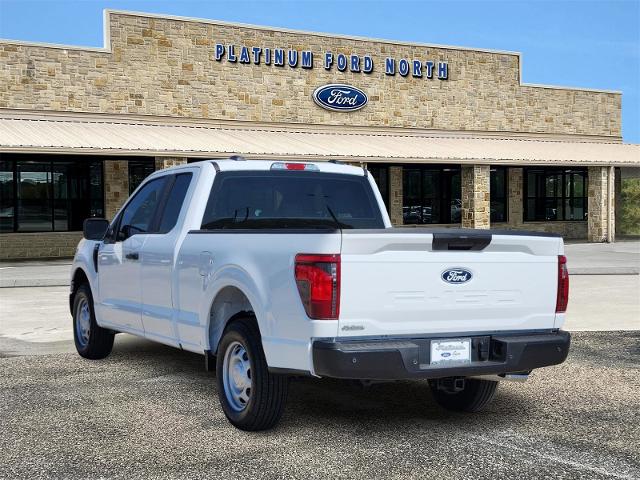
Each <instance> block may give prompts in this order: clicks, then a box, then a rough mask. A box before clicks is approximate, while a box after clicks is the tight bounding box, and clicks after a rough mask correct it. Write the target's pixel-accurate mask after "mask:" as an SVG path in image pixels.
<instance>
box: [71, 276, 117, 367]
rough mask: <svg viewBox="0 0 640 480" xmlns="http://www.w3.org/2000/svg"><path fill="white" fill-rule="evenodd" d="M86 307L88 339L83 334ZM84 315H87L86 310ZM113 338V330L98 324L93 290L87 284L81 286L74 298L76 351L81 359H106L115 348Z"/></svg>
mask: <svg viewBox="0 0 640 480" xmlns="http://www.w3.org/2000/svg"><path fill="white" fill-rule="evenodd" d="M85 306H86V307H88V314H89V332H88V337H87V336H86V334H83V332H84V330H83V329H82V327H81V325H82V324H86V323H83V322H86V320H81V315H82V314H83V312H82V310H83V309H84V307H85ZM84 314H85V315H86V310H85V312H84ZM113 337H114V332H113V331H112V330H108V329H106V328H102V327H100V326H99V325H98V324H97V323H96V314H95V311H94V309H93V296H92V295H91V288H90V287H89V285H88V284H86V283H85V284H82V285H80V287H78V290H77V291H76V294H75V296H74V298H73V340H74V342H75V344H76V350H77V351H78V353H79V354H80V356H81V357H84V358H89V359H91V360H99V359H102V358H105V357H106V356H108V355H109V354H110V353H111V349H112V348H113Z"/></svg>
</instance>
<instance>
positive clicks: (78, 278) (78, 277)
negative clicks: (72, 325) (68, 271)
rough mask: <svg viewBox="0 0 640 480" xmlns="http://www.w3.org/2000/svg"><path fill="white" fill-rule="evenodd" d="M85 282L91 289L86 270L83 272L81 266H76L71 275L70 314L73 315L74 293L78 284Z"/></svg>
mask: <svg viewBox="0 0 640 480" xmlns="http://www.w3.org/2000/svg"><path fill="white" fill-rule="evenodd" d="M85 283H86V284H87V285H89V289H90V290H91V282H90V280H89V276H88V275H87V272H85V271H84V269H83V268H82V267H78V268H76V269H75V270H74V272H73V275H72V277H71V292H70V295H69V311H70V312H71V315H73V302H74V300H75V298H76V293H77V292H78V289H79V288H80V286H81V285H84V284H85ZM92 292H93V290H92Z"/></svg>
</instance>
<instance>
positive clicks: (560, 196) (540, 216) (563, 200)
mask: <svg viewBox="0 0 640 480" xmlns="http://www.w3.org/2000/svg"><path fill="white" fill-rule="evenodd" d="M524 185H525V205H524V210H525V212H524V219H525V221H529V222H531V221H558V220H586V218H587V171H586V169H562V168H527V169H525V179H524Z"/></svg>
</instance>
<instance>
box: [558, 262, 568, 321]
mask: <svg viewBox="0 0 640 480" xmlns="http://www.w3.org/2000/svg"><path fill="white" fill-rule="evenodd" d="M568 303H569V270H568V269H567V257H565V256H564V255H558V296H557V297H556V313H564V312H566V311H567V304H568Z"/></svg>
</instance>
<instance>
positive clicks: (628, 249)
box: [565, 241, 640, 275]
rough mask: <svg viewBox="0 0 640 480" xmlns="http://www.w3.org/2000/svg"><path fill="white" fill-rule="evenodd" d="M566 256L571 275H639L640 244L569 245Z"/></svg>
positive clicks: (628, 242) (635, 242) (566, 246)
mask: <svg viewBox="0 0 640 480" xmlns="http://www.w3.org/2000/svg"><path fill="white" fill-rule="evenodd" d="M565 255H566V256H567V264H568V266H569V274H571V275H638V274H640V242H639V241H621V242H616V243H569V244H567V245H565Z"/></svg>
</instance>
